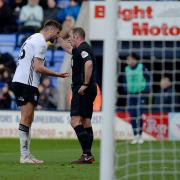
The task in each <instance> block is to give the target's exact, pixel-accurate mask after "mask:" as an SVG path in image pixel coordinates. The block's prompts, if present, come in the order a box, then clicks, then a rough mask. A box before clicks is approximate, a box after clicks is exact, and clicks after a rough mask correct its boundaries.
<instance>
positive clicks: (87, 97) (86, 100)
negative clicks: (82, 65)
mask: <svg viewBox="0 0 180 180" xmlns="http://www.w3.org/2000/svg"><path fill="white" fill-rule="evenodd" d="M79 88H80V86H75V87H72V100H71V113H70V115H71V116H82V117H84V118H90V119H91V117H92V113H93V102H94V99H95V97H96V95H97V88H96V84H91V85H89V86H88V88H87V89H86V90H85V91H84V95H79V94H78V90H79Z"/></svg>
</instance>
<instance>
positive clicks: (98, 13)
mask: <svg viewBox="0 0 180 180" xmlns="http://www.w3.org/2000/svg"><path fill="white" fill-rule="evenodd" d="M104 17H105V6H103V5H99V6H95V18H104Z"/></svg>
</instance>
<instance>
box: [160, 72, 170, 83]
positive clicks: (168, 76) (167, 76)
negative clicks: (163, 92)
mask: <svg viewBox="0 0 180 180" xmlns="http://www.w3.org/2000/svg"><path fill="white" fill-rule="evenodd" d="M163 78H167V79H169V81H171V82H172V79H173V78H172V74H169V73H165V74H164V75H163V76H162V77H161V79H163Z"/></svg>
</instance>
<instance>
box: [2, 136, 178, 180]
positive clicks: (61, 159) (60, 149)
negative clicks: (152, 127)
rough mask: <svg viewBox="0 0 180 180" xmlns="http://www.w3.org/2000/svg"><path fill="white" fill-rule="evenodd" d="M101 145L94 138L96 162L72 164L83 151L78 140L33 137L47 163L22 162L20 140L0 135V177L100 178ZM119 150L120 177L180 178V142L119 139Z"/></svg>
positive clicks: (41, 179) (25, 179)
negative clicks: (1, 137)
mask: <svg viewBox="0 0 180 180" xmlns="http://www.w3.org/2000/svg"><path fill="white" fill-rule="evenodd" d="M99 146H100V142H99V141H95V142H94V144H93V154H94V155H95V158H96V162H95V163H93V164H91V165H71V164H70V161H71V160H74V159H77V158H79V156H80V155H81V150H80V147H79V143H78V141H77V140H37V139H33V140H32V145H31V152H32V154H33V155H35V156H36V157H37V158H39V159H43V160H44V161H45V163H44V164H43V165H21V164H19V140H18V139H0V180H71V179H72V180H98V179H99V152H100V148H99ZM116 154H117V155H116V168H117V169H116V176H117V179H119V180H123V179H128V180H136V179H138V180H161V179H162V180H179V179H180V142H166V141H164V142H145V143H144V144H143V145H131V144H130V143H129V141H118V142H117V143H116ZM138 175H139V176H138ZM105 180H106V179H105Z"/></svg>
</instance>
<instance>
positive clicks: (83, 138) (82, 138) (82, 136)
mask: <svg viewBox="0 0 180 180" xmlns="http://www.w3.org/2000/svg"><path fill="white" fill-rule="evenodd" d="M74 130H75V132H76V135H77V137H78V140H79V142H80V144H81V147H82V150H83V154H87V155H89V156H91V150H90V147H89V144H90V139H89V135H88V133H87V131H86V130H85V128H84V126H83V125H78V126H76V127H75V128H74Z"/></svg>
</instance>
